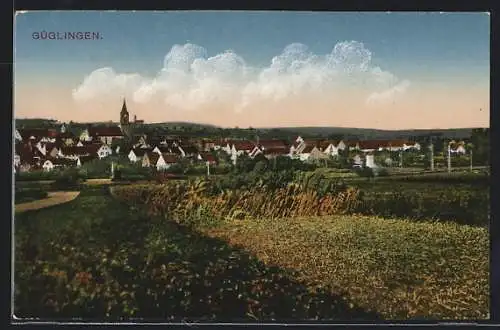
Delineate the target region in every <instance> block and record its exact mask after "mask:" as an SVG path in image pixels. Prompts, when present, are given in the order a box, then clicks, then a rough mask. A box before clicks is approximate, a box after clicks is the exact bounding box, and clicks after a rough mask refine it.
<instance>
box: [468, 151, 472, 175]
mask: <svg viewBox="0 0 500 330" xmlns="http://www.w3.org/2000/svg"><path fill="white" fill-rule="evenodd" d="M469 158H470V171H471V172H472V147H471V148H470V156H469Z"/></svg>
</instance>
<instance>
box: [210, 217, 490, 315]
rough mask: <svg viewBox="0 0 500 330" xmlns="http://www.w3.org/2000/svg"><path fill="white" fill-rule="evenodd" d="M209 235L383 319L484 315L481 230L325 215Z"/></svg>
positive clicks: (485, 246) (236, 225) (245, 224)
mask: <svg viewBox="0 0 500 330" xmlns="http://www.w3.org/2000/svg"><path fill="white" fill-rule="evenodd" d="M208 234H209V235H210V236H213V237H219V238H223V239H225V240H227V241H229V242H230V243H231V244H232V245H235V246H241V247H243V248H245V249H246V250H248V251H251V252H252V253H253V254H255V255H257V256H258V257H259V258H260V259H261V260H263V261H265V262H266V263H268V264H273V265H278V266H280V267H284V268H291V269H294V270H297V271H298V274H300V275H299V277H298V279H299V280H304V281H306V282H307V283H309V285H311V286H319V287H326V286H329V287H331V288H333V292H334V293H342V294H344V295H347V296H348V297H350V298H351V299H352V301H353V302H355V303H356V304H358V305H360V306H362V307H363V308H366V309H369V310H370V309H371V310H376V311H377V312H378V313H381V314H382V315H383V316H384V317H385V318H389V319H407V318H434V319H456V318H459V319H460V318H463V319H467V318H469V319H475V318H477V319H481V318H487V316H488V311H489V307H488V306H489V305H488V303H489V283H488V279H489V257H488V253H489V235H488V232H487V230H486V229H484V228H474V227H469V226H463V225H457V224H442V223H414V222H410V221H405V220H402V219H398V220H387V219H381V218H375V217H360V216H330V217H309V218H296V219H282V220H280V221H276V220H273V221H269V220H245V221H237V222H230V223H226V224H225V225H223V226H221V227H219V228H217V229H213V230H211V231H209V232H208Z"/></svg>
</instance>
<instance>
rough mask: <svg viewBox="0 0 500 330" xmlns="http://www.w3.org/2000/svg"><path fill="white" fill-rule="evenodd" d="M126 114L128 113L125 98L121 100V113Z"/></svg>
mask: <svg viewBox="0 0 500 330" xmlns="http://www.w3.org/2000/svg"><path fill="white" fill-rule="evenodd" d="M126 112H128V110H127V103H126V101H125V98H123V105H122V113H126Z"/></svg>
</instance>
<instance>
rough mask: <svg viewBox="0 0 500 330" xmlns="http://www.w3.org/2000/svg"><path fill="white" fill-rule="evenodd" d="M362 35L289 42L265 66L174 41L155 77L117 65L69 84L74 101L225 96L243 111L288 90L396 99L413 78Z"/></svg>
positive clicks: (221, 99)
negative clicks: (399, 73)
mask: <svg viewBox="0 0 500 330" xmlns="http://www.w3.org/2000/svg"><path fill="white" fill-rule="evenodd" d="M371 60H372V53H371V52H370V50H368V49H367V48H365V46H364V45H363V43H360V42H357V41H343V42H339V43H337V44H336V45H335V46H334V47H333V49H332V51H331V52H330V53H329V54H323V55H318V54H314V53H313V52H311V51H310V50H309V48H308V47H307V46H306V45H304V44H300V43H294V44H290V45H288V46H286V47H285V48H284V49H283V51H282V52H281V54H279V55H277V56H275V57H273V58H272V60H271V63H270V64H269V65H268V66H267V67H264V68H258V67H253V66H251V65H249V64H248V63H247V62H246V61H245V60H244V59H243V58H242V57H240V56H239V55H238V54H236V53H235V52H233V51H230V50H228V51H225V52H223V53H220V54H217V55H215V56H212V57H209V56H208V55H207V50H206V49H205V48H203V47H202V46H199V45H194V44H190V43H187V44H184V45H174V46H173V47H172V48H171V50H170V51H169V53H168V54H167V55H166V56H165V59H164V64H163V68H161V70H159V72H158V73H157V75H156V76H155V77H144V76H141V75H140V74H137V73H133V74H129V73H117V72H115V70H114V69H112V68H110V67H105V68H100V69H97V70H95V71H93V72H91V73H90V74H89V75H88V76H86V77H85V78H84V79H83V81H82V82H81V84H80V85H79V86H78V87H77V88H75V89H74V90H73V99H74V100H76V101H79V102H84V101H89V100H95V99H99V98H101V97H109V96H110V95H111V96H116V97H119V96H127V97H129V98H130V97H131V98H133V100H134V102H138V103H147V102H150V101H152V100H158V99H160V100H162V101H163V102H164V103H165V104H166V105H168V106H169V107H174V108H176V109H179V110H196V109H198V108H200V107H201V106H205V105H209V104H212V105H213V104H226V105H230V107H231V108H232V109H233V110H234V111H244V110H245V109H247V108H249V107H251V106H252V105H255V104H258V103H259V102H261V101H276V102H279V101H280V100H285V99H287V98H293V97H306V96H307V97H310V96H313V97H315V96H316V97H319V96H321V95H330V96H334V97H335V96H340V97H341V96H342V91H343V90H345V89H346V88H348V89H349V88H350V89H354V90H357V91H359V93H360V94H359V95H360V96H359V97H360V98H364V100H365V104H366V105H367V106H375V105H381V104H386V103H391V102H394V101H395V98H396V97H398V96H399V95H401V94H403V93H404V92H405V91H406V90H407V89H408V88H409V86H410V82H409V81H408V80H400V79H399V78H398V77H396V76H395V75H393V74H392V73H390V72H388V71H384V70H382V69H381V68H380V67H378V66H374V65H372V63H371Z"/></svg>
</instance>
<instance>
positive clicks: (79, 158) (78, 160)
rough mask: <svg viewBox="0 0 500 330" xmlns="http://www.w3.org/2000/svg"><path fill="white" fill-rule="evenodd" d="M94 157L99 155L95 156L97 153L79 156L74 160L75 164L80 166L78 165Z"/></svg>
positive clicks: (92, 159)
mask: <svg viewBox="0 0 500 330" xmlns="http://www.w3.org/2000/svg"><path fill="white" fill-rule="evenodd" d="M96 159H99V157H97V155H88V156H79V157H78V158H77V160H76V161H77V163H76V166H77V167H80V166H82V165H84V164H86V163H89V162H92V161H94V160H96Z"/></svg>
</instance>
